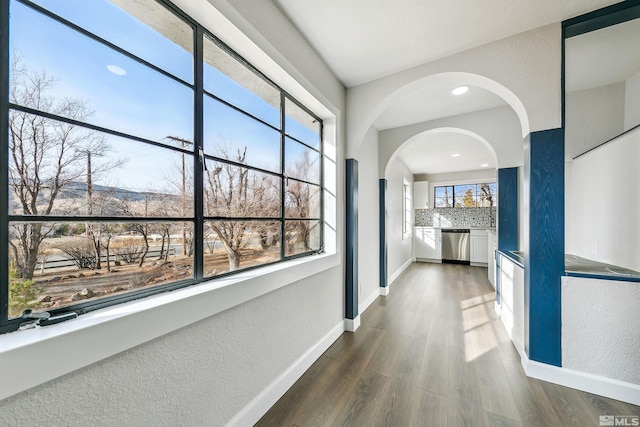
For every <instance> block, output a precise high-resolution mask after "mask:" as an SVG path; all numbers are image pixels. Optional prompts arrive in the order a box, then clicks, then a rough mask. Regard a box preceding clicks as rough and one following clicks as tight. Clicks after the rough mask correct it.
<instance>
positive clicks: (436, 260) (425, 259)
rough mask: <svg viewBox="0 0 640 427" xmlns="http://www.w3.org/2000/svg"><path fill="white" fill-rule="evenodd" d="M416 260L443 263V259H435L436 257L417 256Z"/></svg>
mask: <svg viewBox="0 0 640 427" xmlns="http://www.w3.org/2000/svg"><path fill="white" fill-rule="evenodd" d="M416 262H431V263H434V264H442V260H441V259H434V258H416Z"/></svg>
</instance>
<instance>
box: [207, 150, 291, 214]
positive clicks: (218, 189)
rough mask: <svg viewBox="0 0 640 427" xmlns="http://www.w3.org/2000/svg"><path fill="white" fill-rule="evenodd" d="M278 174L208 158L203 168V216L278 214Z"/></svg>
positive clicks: (279, 179) (279, 180)
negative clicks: (210, 160)
mask: <svg viewBox="0 0 640 427" xmlns="http://www.w3.org/2000/svg"><path fill="white" fill-rule="evenodd" d="M280 183H281V178H280V177H276V176H274V175H270V174H266V173H260V172H256V171H254V170H251V169H247V168H243V167H240V166H233V165H230V164H226V163H221V162H209V163H208V164H207V169H206V170H205V172H204V206H205V215H206V216H223V217H229V218H234V217H235V218H237V217H262V218H268V217H278V216H280Z"/></svg>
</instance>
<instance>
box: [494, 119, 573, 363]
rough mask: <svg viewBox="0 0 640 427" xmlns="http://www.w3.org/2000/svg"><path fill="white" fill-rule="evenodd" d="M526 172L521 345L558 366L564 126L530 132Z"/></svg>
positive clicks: (534, 356) (539, 359)
mask: <svg viewBox="0 0 640 427" xmlns="http://www.w3.org/2000/svg"><path fill="white" fill-rule="evenodd" d="M525 175H526V178H525V182H527V183H528V185H529V191H528V194H529V225H528V234H529V239H528V240H529V247H528V248H525V262H524V264H525V297H524V298H525V300H524V305H525V322H524V327H525V342H524V344H525V349H526V351H527V354H528V355H529V359H531V360H535V361H537V362H542V363H547V364H551V365H555V366H561V365H562V354H561V352H562V343H561V339H562V336H561V327H562V319H561V304H560V302H561V301H560V298H561V277H562V275H563V274H564V139H563V132H562V129H551V130H546V131H541V132H533V133H531V135H529V137H528V138H527V141H526V142H525ZM498 245H500V241H499V240H498Z"/></svg>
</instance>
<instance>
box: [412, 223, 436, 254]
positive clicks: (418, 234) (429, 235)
mask: <svg viewBox="0 0 640 427" xmlns="http://www.w3.org/2000/svg"><path fill="white" fill-rule="evenodd" d="M413 236H414V250H415V255H416V261H426V262H442V232H441V230H440V229H439V228H433V227H415V228H414V233H413Z"/></svg>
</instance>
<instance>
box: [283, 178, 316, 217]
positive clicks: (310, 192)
mask: <svg viewBox="0 0 640 427" xmlns="http://www.w3.org/2000/svg"><path fill="white" fill-rule="evenodd" d="M286 182H287V188H286V195H285V214H286V217H287V218H320V187H319V186H317V185H311V184H305V183H304V182H300V181H296V180H294V179H288V180H287V181H286Z"/></svg>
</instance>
